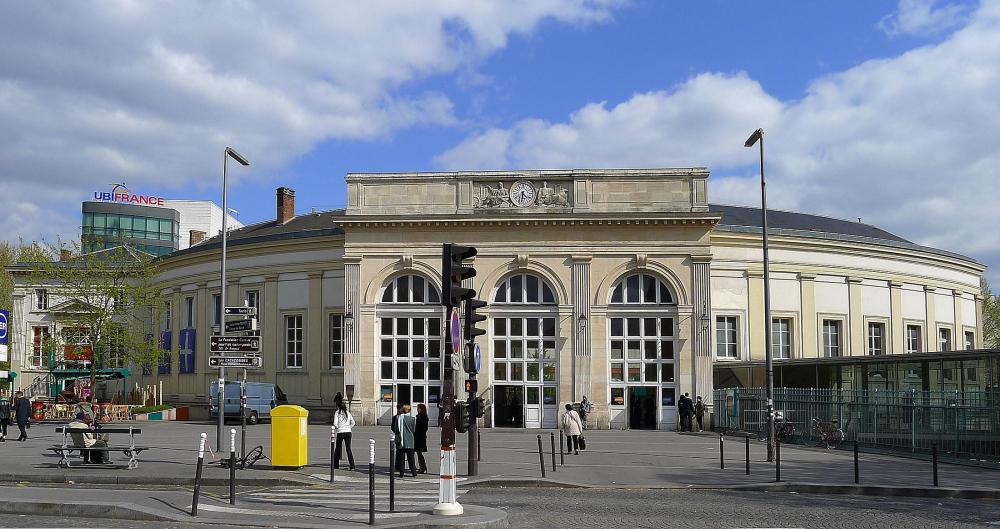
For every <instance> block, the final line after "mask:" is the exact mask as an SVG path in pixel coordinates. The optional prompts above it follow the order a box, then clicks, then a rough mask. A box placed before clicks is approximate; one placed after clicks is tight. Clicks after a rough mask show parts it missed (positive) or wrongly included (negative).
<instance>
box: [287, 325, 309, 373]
mask: <svg viewBox="0 0 1000 529" xmlns="http://www.w3.org/2000/svg"><path fill="white" fill-rule="evenodd" d="M302 337H303V333H302V315H301V314H294V315H289V316H285V367H287V368H291V369H298V368H301V367H302V366H303V365H305V363H304V360H305V355H304V354H303V352H302V351H303V349H302Z"/></svg>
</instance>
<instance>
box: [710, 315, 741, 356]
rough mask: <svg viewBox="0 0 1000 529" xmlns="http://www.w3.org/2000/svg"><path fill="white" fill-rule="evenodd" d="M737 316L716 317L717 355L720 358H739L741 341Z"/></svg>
mask: <svg viewBox="0 0 1000 529" xmlns="http://www.w3.org/2000/svg"><path fill="white" fill-rule="evenodd" d="M737 337H738V330H737V319H736V316H717V317H716V318H715V355H716V356H718V357H719V358H737V357H738V356H739V349H738V347H739V343H738V342H737Z"/></svg>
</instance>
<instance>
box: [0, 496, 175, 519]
mask: <svg viewBox="0 0 1000 529" xmlns="http://www.w3.org/2000/svg"><path fill="white" fill-rule="evenodd" d="M0 513H2V514H25V515H35V516H66V517H74V518H77V517H84V518H91V519H94V518H96V519H101V518H111V519H115V520H132V521H142V522H176V521H178V520H176V519H174V517H171V516H168V515H166V513H161V512H157V511H156V510H155V509H148V508H146V507H143V506H141V505H136V504H134V503H121V504H115V503H104V504H101V503H89V502H77V501H39V500H4V501H2V502H0Z"/></svg>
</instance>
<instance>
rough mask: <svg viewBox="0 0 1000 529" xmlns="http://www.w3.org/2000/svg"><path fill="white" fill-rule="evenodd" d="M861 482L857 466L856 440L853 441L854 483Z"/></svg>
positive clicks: (859, 470)
mask: <svg viewBox="0 0 1000 529" xmlns="http://www.w3.org/2000/svg"><path fill="white" fill-rule="evenodd" d="M860 483H861V468H860V467H859V466H858V441H857V440H855V441H854V484H855V485H858V484H860Z"/></svg>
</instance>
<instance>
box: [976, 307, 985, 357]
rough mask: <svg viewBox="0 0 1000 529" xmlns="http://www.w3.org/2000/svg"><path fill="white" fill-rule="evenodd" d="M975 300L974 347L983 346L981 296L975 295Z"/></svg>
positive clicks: (979, 347) (980, 347)
mask: <svg viewBox="0 0 1000 529" xmlns="http://www.w3.org/2000/svg"><path fill="white" fill-rule="evenodd" d="M975 300H976V349H982V348H983V347H984V345H983V344H984V342H983V296H981V295H980V294H976V295H975Z"/></svg>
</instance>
